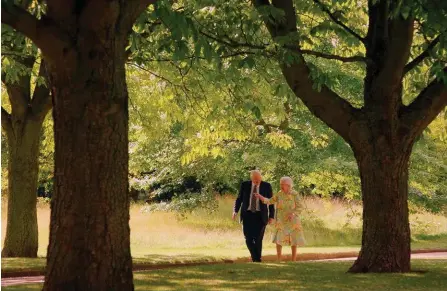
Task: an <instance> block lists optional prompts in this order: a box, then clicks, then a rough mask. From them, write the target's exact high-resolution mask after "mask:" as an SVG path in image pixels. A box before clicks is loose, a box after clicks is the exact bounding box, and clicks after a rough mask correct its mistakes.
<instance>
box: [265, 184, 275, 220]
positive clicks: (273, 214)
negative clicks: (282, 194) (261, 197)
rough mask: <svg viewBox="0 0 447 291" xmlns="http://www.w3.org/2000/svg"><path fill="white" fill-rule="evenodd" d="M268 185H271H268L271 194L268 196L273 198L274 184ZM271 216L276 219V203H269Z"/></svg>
mask: <svg viewBox="0 0 447 291" xmlns="http://www.w3.org/2000/svg"><path fill="white" fill-rule="evenodd" d="M268 185H269V187H268V193H267V195H269V196H268V197H267V198H272V197H273V190H272V185H271V184H270V183H269V184H268ZM269 218H270V219H275V205H274V204H270V205H269Z"/></svg>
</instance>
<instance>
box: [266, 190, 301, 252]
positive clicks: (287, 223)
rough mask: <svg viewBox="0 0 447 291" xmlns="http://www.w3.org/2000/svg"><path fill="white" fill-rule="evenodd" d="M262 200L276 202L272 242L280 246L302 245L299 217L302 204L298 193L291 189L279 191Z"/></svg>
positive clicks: (270, 202) (269, 202)
mask: <svg viewBox="0 0 447 291" xmlns="http://www.w3.org/2000/svg"><path fill="white" fill-rule="evenodd" d="M262 202H263V203H265V204H276V216H275V218H276V220H275V229H276V231H275V234H274V235H273V243H276V244H279V245H281V246H303V245H304V244H305V240H304V234H303V229H302V227H301V220H300V217H299V215H300V212H301V210H302V206H301V203H300V198H299V196H298V193H297V192H295V191H293V190H292V191H291V192H290V193H289V194H286V193H284V192H282V191H279V192H278V193H277V194H276V195H274V196H273V197H272V198H270V199H268V198H264V199H263V201H262Z"/></svg>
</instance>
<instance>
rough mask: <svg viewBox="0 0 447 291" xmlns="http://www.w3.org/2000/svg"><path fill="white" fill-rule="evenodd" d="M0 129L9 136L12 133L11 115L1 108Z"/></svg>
mask: <svg viewBox="0 0 447 291" xmlns="http://www.w3.org/2000/svg"><path fill="white" fill-rule="evenodd" d="M2 128H3V130H4V131H5V132H6V133H7V134H8V135H9V134H10V133H11V132H12V121H11V114H9V113H8V111H6V110H5V108H3V106H2Z"/></svg>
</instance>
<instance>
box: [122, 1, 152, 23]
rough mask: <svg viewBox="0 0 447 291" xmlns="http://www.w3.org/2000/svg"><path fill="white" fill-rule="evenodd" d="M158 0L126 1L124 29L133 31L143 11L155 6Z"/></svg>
mask: <svg viewBox="0 0 447 291" xmlns="http://www.w3.org/2000/svg"><path fill="white" fill-rule="evenodd" d="M156 2H157V0H127V1H125V5H126V6H125V8H124V11H123V13H122V15H123V19H122V20H121V21H122V26H123V28H128V29H131V28H132V25H133V24H134V22H135V21H136V20H137V18H138V17H139V16H140V15H141V13H143V11H144V10H145V9H146V8H147V7H148V6H149V5H151V4H155V3H156Z"/></svg>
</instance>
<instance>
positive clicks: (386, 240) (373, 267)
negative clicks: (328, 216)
mask: <svg viewBox="0 0 447 291" xmlns="http://www.w3.org/2000/svg"><path fill="white" fill-rule="evenodd" d="M376 128H378V126H377V127H376ZM364 130H365V132H366V131H367V130H366V129H364ZM377 131H378V130H377ZM367 140H369V143H367V142H365V143H359V144H356V145H354V146H353V150H354V154H355V157H356V160H357V164H358V167H359V171H360V178H361V185H362V200H363V233H362V248H361V251H360V254H359V257H358V259H357V260H356V262H355V263H354V265H353V266H352V267H351V268H350V270H349V271H350V272H408V271H410V225H409V212H408V202H407V199H408V167H409V158H410V154H411V149H412V142H407V141H406V140H402V139H395V138H394V139H393V138H390V137H387V136H385V135H384V134H383V133H380V132H377V134H376V135H372V136H371V137H370V138H368V139H367Z"/></svg>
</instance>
